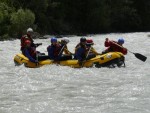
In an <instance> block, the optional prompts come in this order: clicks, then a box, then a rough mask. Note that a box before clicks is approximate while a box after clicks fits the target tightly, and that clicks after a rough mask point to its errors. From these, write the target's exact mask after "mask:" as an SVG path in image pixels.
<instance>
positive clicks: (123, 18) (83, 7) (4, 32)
mask: <svg viewBox="0 0 150 113" xmlns="http://www.w3.org/2000/svg"><path fill="white" fill-rule="evenodd" d="M28 27H32V28H33V29H34V30H36V31H37V32H39V33H41V34H46V33H47V34H87V33H104V32H133V31H149V30H150V0H142V1H141V0H0V36H1V37H0V38H1V39H2V38H7V37H9V36H11V37H16V36H17V35H18V34H20V33H23V32H25V30H26V29H27V28H28Z"/></svg>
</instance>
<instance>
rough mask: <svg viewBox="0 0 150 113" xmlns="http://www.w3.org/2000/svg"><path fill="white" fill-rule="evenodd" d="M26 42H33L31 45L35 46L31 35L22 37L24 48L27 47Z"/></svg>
mask: <svg viewBox="0 0 150 113" xmlns="http://www.w3.org/2000/svg"><path fill="white" fill-rule="evenodd" d="M26 40H30V41H31V45H32V44H33V39H32V38H31V36H30V35H29V34H27V35H24V36H22V37H21V47H22V48H24V47H25V46H26V45H25V41H26Z"/></svg>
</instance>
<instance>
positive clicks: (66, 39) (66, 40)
mask: <svg viewBox="0 0 150 113" xmlns="http://www.w3.org/2000/svg"><path fill="white" fill-rule="evenodd" d="M61 41H64V42H66V43H69V42H70V40H69V38H67V37H65V38H63V39H62V40H61Z"/></svg>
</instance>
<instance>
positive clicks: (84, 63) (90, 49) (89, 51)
mask: <svg viewBox="0 0 150 113" xmlns="http://www.w3.org/2000/svg"><path fill="white" fill-rule="evenodd" d="M91 48H92V47H91V46H90V49H89V51H88V53H87V55H86V57H85V61H83V62H82V64H81V67H83V66H84V64H85V62H86V59H87V58H88V56H89V54H90V51H91Z"/></svg>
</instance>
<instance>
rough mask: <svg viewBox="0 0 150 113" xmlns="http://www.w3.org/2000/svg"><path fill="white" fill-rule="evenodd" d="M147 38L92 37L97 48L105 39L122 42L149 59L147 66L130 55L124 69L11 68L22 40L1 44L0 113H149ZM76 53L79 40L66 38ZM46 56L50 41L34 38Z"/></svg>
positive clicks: (100, 48)
mask: <svg viewBox="0 0 150 113" xmlns="http://www.w3.org/2000/svg"><path fill="white" fill-rule="evenodd" d="M149 34H150V32H148V33H126V34H101V35H91V36H87V37H86V38H92V39H93V40H94V42H95V45H94V47H95V49H96V50H97V51H98V52H101V51H103V50H104V49H105V47H104V44H103V43H104V41H105V38H106V37H108V38H110V39H112V40H117V39H118V37H124V39H125V44H124V46H125V47H127V48H128V49H129V50H130V51H133V52H137V53H141V54H143V55H145V56H147V57H148V59H147V60H146V62H142V61H141V60H139V59H137V58H136V57H135V56H134V55H133V54H132V53H128V55H126V68H113V69H110V68H99V69H98V68H94V67H93V68H81V69H74V68H70V67H65V66H64V67H62V66H56V65H47V66H43V67H41V68H37V69H30V68H25V67H24V66H23V65H22V66H20V67H15V65H14V62H13V58H14V56H15V54H17V53H19V52H20V50H19V49H20V41H19V40H14V41H1V42H0V113H150V37H148V35H149ZM69 38H70V43H69V44H68V47H69V49H70V51H72V52H73V51H74V47H75V45H76V44H77V43H78V42H79V39H80V37H78V36H73V37H69ZM35 42H37V43H40V42H42V43H43V45H42V46H40V47H38V48H37V49H38V50H39V51H41V52H45V53H46V54H47V52H46V47H47V46H48V45H49V44H50V40H49V39H36V40H35Z"/></svg>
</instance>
